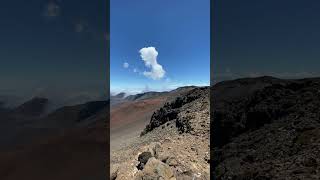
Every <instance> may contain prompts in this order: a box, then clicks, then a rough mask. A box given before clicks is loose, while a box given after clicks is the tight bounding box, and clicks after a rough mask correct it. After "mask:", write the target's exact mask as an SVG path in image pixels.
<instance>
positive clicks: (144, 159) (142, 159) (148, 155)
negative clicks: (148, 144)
mask: <svg viewBox="0 0 320 180" xmlns="http://www.w3.org/2000/svg"><path fill="white" fill-rule="evenodd" d="M151 157H152V154H151V152H143V153H141V154H139V156H138V161H139V164H138V166H137V168H138V169H139V170H142V169H143V167H144V165H146V164H147V162H148V160H149V159H150V158H151Z"/></svg>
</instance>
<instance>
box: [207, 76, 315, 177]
mask: <svg viewBox="0 0 320 180" xmlns="http://www.w3.org/2000/svg"><path fill="white" fill-rule="evenodd" d="M244 89H247V91H244ZM319 89H320V79H302V80H280V79H275V78H271V77H262V78H253V79H240V80H235V81H229V82H223V83H221V84H217V85H216V86H213V87H212V98H213V102H214V104H213V107H214V108H212V112H211V113H212V114H213V122H212V127H213V128H212V133H213V134H212V137H213V144H212V146H213V157H212V170H213V174H214V177H215V178H217V179H319V178H320V166H319V163H320V159H319V157H320V151H319V149H320V120H319V119H320V113H319V112H320V111H319V110H320V109H319V107H320V91H319ZM230 92H231V93H230ZM232 92H237V93H236V95H234V94H233V93H232Z"/></svg>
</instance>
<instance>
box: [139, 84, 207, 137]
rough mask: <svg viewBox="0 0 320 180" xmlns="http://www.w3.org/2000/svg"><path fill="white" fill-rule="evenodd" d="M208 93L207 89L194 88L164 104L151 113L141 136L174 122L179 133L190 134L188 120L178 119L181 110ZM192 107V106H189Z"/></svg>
mask: <svg viewBox="0 0 320 180" xmlns="http://www.w3.org/2000/svg"><path fill="white" fill-rule="evenodd" d="M208 92H209V87H201V88H195V89H192V90H190V91H188V92H187V93H186V94H184V95H181V96H179V97H177V98H176V99H175V100H173V101H172V102H170V103H165V104H164V106H163V107H161V108H160V109H159V110H157V111H156V112H154V113H153V115H152V116H151V120H150V123H149V124H148V125H147V126H146V127H145V129H144V130H143V131H142V132H141V134H140V135H141V136H143V135H145V134H146V133H148V132H150V131H152V130H153V129H155V128H157V127H159V126H161V125H163V124H165V123H167V122H168V121H172V120H176V127H177V128H178V130H179V131H180V132H190V130H191V125H190V124H189V119H187V118H183V119H181V118H178V114H179V113H180V111H181V108H182V107H183V106H184V105H186V104H189V103H192V102H193V101H195V100H197V99H199V98H201V97H204V96H205V95H206V94H208ZM191 107H192V106H191Z"/></svg>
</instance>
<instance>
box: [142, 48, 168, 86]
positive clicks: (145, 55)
mask: <svg viewBox="0 0 320 180" xmlns="http://www.w3.org/2000/svg"><path fill="white" fill-rule="evenodd" d="M139 52H140V56H141V58H142V60H143V61H144V64H145V65H146V66H147V67H148V68H150V69H151V70H150V71H144V72H143V75H145V76H146V77H149V78H151V79H153V80H159V79H161V78H163V77H164V75H165V73H166V71H165V70H164V69H163V68H162V66H161V65H160V64H158V62H157V56H158V51H157V50H156V48H155V47H144V48H142V49H140V51H139Z"/></svg>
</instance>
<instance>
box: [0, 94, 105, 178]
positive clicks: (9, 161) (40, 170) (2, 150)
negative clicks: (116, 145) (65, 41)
mask: <svg viewBox="0 0 320 180" xmlns="http://www.w3.org/2000/svg"><path fill="white" fill-rule="evenodd" d="M35 102H43V101H42V100H39V101H38V99H37V100H35V101H31V103H30V102H27V103H24V104H23V105H21V106H19V107H18V108H17V109H12V110H10V111H9V112H6V114H7V117H8V119H2V120H3V121H4V120H5V121H9V122H11V120H15V119H12V118H10V117H13V116H14V117H15V118H17V116H15V114H14V112H23V113H26V114H32V115H34V114H37V113H29V110H30V111H31V112H35V109H41V108H38V107H39V106H38V105H39V104H41V103H35ZM33 105H34V106H33ZM21 107H23V108H21ZM25 107H28V108H25ZM29 107H30V108H29ZM32 107H34V108H32ZM40 107H41V106H40ZM36 112H39V111H36ZM108 112H109V102H107V101H94V102H88V103H85V104H80V105H75V106H65V107H62V108H59V109H57V110H55V111H53V112H51V113H49V114H48V115H45V116H41V117H33V118H29V119H28V120H27V121H24V123H20V122H21V119H19V118H18V119H16V120H15V121H13V122H11V123H10V124H11V125H10V126H8V125H6V126H1V139H0V140H1V146H0V159H1V161H0V179H3V180H10V179H12V180H15V179H25V177H28V179H34V180H37V179H39V180H42V179H48V180H49V179H52V180H55V179H61V180H63V179H79V180H81V179H83V180H86V179H88V177H90V178H93V179H105V177H106V176H107V173H106V171H105V162H106V158H107V155H106V152H107V149H108V141H107V139H106V137H107V135H108V133H109V132H108V129H107V123H108V121H107V115H108ZM10 113H13V114H10ZM21 117H23V116H21Z"/></svg>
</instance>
